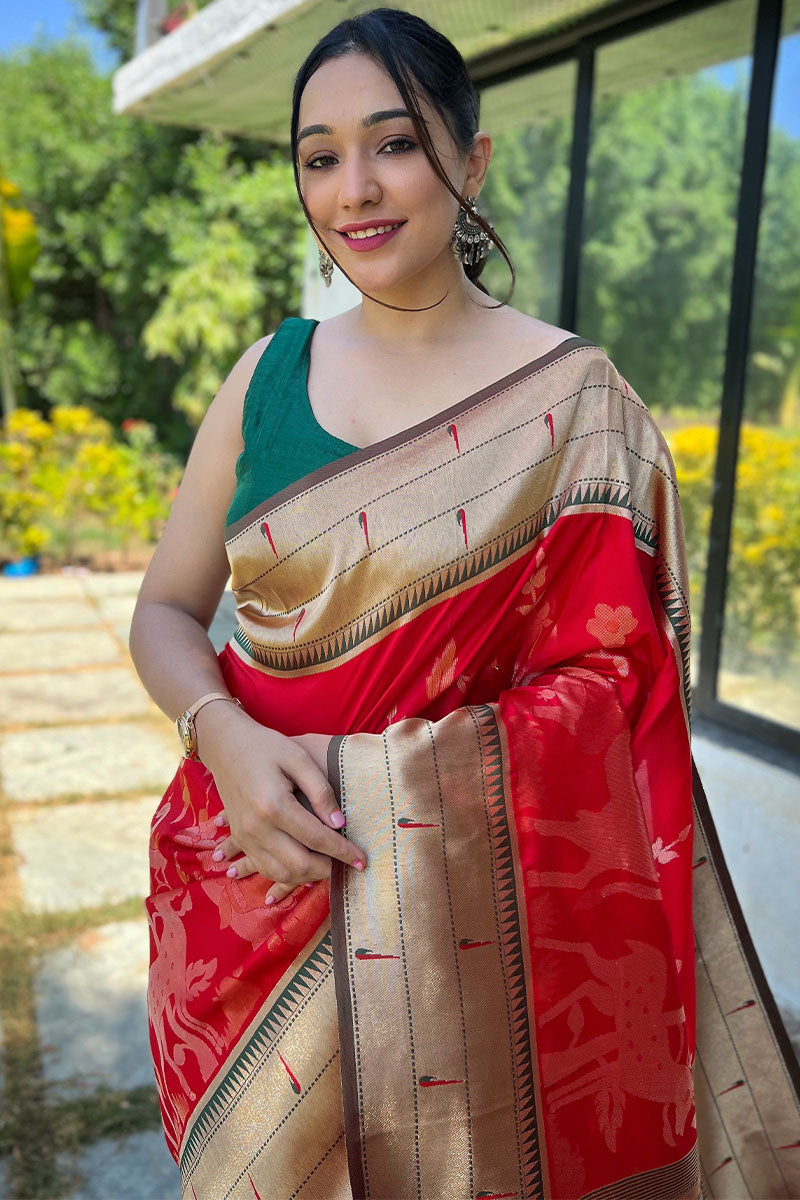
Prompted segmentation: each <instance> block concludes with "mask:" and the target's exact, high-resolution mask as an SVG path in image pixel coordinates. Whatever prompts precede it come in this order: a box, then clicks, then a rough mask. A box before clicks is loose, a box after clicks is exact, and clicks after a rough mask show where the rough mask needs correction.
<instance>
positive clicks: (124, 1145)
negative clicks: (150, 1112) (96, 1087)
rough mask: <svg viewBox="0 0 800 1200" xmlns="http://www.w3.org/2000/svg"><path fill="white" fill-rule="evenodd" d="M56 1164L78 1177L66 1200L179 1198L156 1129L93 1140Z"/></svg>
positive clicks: (174, 1169)
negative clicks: (79, 1152)
mask: <svg viewBox="0 0 800 1200" xmlns="http://www.w3.org/2000/svg"><path fill="white" fill-rule="evenodd" d="M58 1165H59V1167H61V1168H62V1169H63V1170H65V1171H71V1172H72V1173H73V1174H74V1175H76V1176H78V1177H80V1182H78V1183H76V1185H75V1190H74V1191H71V1192H70V1193H69V1200H179V1197H180V1193H181V1181H180V1175H179V1174H178V1168H177V1167H176V1166H175V1163H174V1161H173V1159H172V1155H171V1154H170V1152H169V1150H168V1149H167V1144H166V1142H165V1141H164V1135H163V1134H162V1133H161V1132H160V1130H158V1131H156V1130H153V1131H151V1132H148V1133H134V1134H131V1135H130V1136H129V1137H124V1138H109V1139H107V1140H105V1141H102V1142H96V1143H95V1145H94V1146H89V1147H87V1149H85V1150H84V1151H83V1153H82V1154H81V1155H80V1156H79V1157H78V1158H75V1159H72V1160H67V1159H66V1157H65V1156H62V1157H61V1158H60V1159H59V1161H58ZM1 1194H2V1193H0V1195H1Z"/></svg>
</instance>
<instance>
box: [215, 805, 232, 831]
mask: <svg viewBox="0 0 800 1200" xmlns="http://www.w3.org/2000/svg"><path fill="white" fill-rule="evenodd" d="M214 824H215V825H216V826H217V828H218V829H221V828H222V826H223V825H229V824H230V822H229V821H228V814H227V813H226V812H225V809H224V808H223V810H222V812H221V813H217V815H216V817H214Z"/></svg>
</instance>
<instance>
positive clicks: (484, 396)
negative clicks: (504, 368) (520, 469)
mask: <svg viewBox="0 0 800 1200" xmlns="http://www.w3.org/2000/svg"><path fill="white" fill-rule="evenodd" d="M585 347H586V348H591V349H592V350H598V349H600V347H599V346H597V344H596V343H595V342H591V341H589V340H588V339H587V338H582V337H579V336H578V335H575V336H574V337H569V338H565V339H564V341H563V342H559V344H558V345H557V346H554V347H553V349H552V350H548V351H547V353H546V354H541V355H539V357H538V358H534V359H532V360H531V361H530V362H529V363H525V365H524V366H522V367H518V368H517V370H516V371H512V372H510V374H508V375H503V376H502V378H500V379H496V380H495V381H494V383H489V384H487V385H486V387H484V388H481V389H480V391H477V392H473V393H472V394H471V395H469V396H466V397H465V398H464V399H463V400H457V401H456V403H455V404H451V405H450V407H449V408H445V409H443V410H442V411H441V412H438V413H434V415H433V416H432V417H428V418H427V420H425V421H420V422H418V423H417V424H416V425H411V426H409V428H408V429H402V430H401V431H400V432H399V433H396V434H394V435H393V436H392V437H388V438H384V439H383V441H380V442H374V443H373V444H372V445H371V446H363V447H362V448H361V449H359V450H355V451H354V452H353V453H352V454H346V455H344V457H342V458H337V459H334V461H333V462H330V463H327V464H326V465H325V466H324V467H319V468H318V470H316V471H312V472H311V473H310V474H308V475H304V476H303V477H302V478H301V479H298V480H296V481H295V482H294V483H290V484H289V485H288V486H287V487H285V488H282V489H281V490H280V491H279V492H276V493H275V495H274V496H270V497H268V499H266V500H264V501H263V502H262V503H261V504H259V505H258V506H257V507H256V508H254V509H251V511H250V512H249V513H245V515H244V516H243V517H240V518H239V520H238V521H234V522H233V523H232V524H230V525H228V526H227V527H226V529H225V542H226V544H228V543H230V542H231V541H233V539H234V538H236V537H237V536H238V535H239V534H240V533H241V532H242V531H243V530H244V529H247V528H248V527H249V526H250V525H252V524H253V522H254V521H257V520H259V519H260V518H261V517H262V516H264V515H265V514H266V513H269V512H272V510H273V509H275V508H277V507H278V506H279V505H281V504H285V503H286V501H288V500H292V499H293V498H294V497H295V496H299V495H300V493H301V492H305V491H308V490H309V488H312V487H315V486H316V485H317V484H320V483H325V482H326V481H327V480H328V479H332V478H333V477H334V475H338V474H339V473H340V472H341V471H342V470H349V469H350V468H352V467H357V466H361V465H362V464H363V463H366V462H369V460H370V459H371V458H378V457H379V456H380V455H381V454H385V453H387V452H388V451H390V450H396V449H397V448H398V447H399V446H402V445H404V444H405V443H407V442H409V443H410V442H413V441H414V440H415V439H416V438H418V437H422V435H423V434H426V433H429V432H430V431H431V430H432V429H437V428H438V427H439V426H440V425H443V424H445V423H446V422H447V421H451V420H453V419H454V418H455V417H458V416H460V415H461V413H463V412H466V410H467V409H469V408H472V407H473V405H475V404H480V403H482V402H483V401H484V400H488V399H490V397H492V396H493V395H494V394H495V393H496V392H501V391H504V390H505V389H506V388H509V387H513V386H514V385H515V384H517V383H521V382H522V380H523V379H526V378H527V377H528V376H529V375H532V374H533V373H534V372H535V371H537V370H539V369H540V368H541V367H546V366H549V364H550V363H552V362H556V361H557V360H558V359H559V358H563V357H564V356H565V355H567V354H569V353H570V351H572V350H581V349H583V348H585ZM330 436H331V437H332V436H333V434H331V435H330Z"/></svg>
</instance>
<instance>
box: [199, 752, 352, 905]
mask: <svg viewBox="0 0 800 1200" xmlns="http://www.w3.org/2000/svg"><path fill="white" fill-rule="evenodd" d="M292 741H293V742H299V743H300V745H301V746H302V747H303V749H304V750H305V751H306V752H307V753H308V754H310V755H311V757H312V758H313V760H314V762H315V763H316V764H317V766H318V767H319V769H320V770H321V771H322V773H323V774H324V775H327V774H328V746H329V745H330V742H331V738H330V736H329V735H328V734H325V733H303V734H300V735H298V736H297V737H294V738H292ZM214 824H215V825H218V826H220V827H221V826H223V825H227V824H228V819H227V814H226V813H225V811H224V809H223V811H222V812H221V813H220V814H219V815H218V816H217V817H215V818H214ZM241 853H242V848H241V846H240V845H239V844H238V843H237V842H236V840H235V838H233V837H228V838H225V840H224V841H222V842H220V843H219V845H218V846H217V848H216V850H215V851H214V860H215V861H216V862H227V861H229V860H230V859H232V858H237V857H238V856H239V855H240V854H241ZM254 874H255V870H252V869H251V870H243V871H240V873H239V874H238V875H237V876H236V878H237V879H246V878H247V876H248V875H254ZM308 886H310V885H308V884H305V883H304V884H301V883H273V885H272V887H271V888H270V889H269V891H268V892H267V895H266V902H267V904H270V903H274V902H277V901H278V900H283V899H285V897H286V896H288V895H289V894H290V892H293V891H294V890H295V888H297V887H308ZM270 897H272V900H270Z"/></svg>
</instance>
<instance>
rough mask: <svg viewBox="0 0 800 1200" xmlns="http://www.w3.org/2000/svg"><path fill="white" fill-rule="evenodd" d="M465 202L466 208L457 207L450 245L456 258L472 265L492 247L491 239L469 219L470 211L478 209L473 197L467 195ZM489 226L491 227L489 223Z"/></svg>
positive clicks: (479, 260) (465, 264) (467, 265)
mask: <svg viewBox="0 0 800 1200" xmlns="http://www.w3.org/2000/svg"><path fill="white" fill-rule="evenodd" d="M465 203H466V209H464V208H462V209H459V213H458V217H457V218H456V223H455V228H454V229H453V237H452V240H451V242H450V245H451V246H452V248H453V254H455V256H456V258H458V259H460V260H461V262H462V263H463V264H464V266H466V267H472V266H474V265H475V263H479V262H481V261H482V260H483V259H484V258H486V255H487V254H488V253H489V251H490V250H491V248H492V239H491V238H490V237H489V235H488V233H486V232H485V230H483V229H481V227H480V225H479V224H478V223H477V221H473V220H471V219H470V213H475V212H477V211H478V204H477V201H476V199H475V197H474V196H467V197H466V201H465ZM489 228H490V229H491V228H493V227H492V226H491V225H490V226H489Z"/></svg>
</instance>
